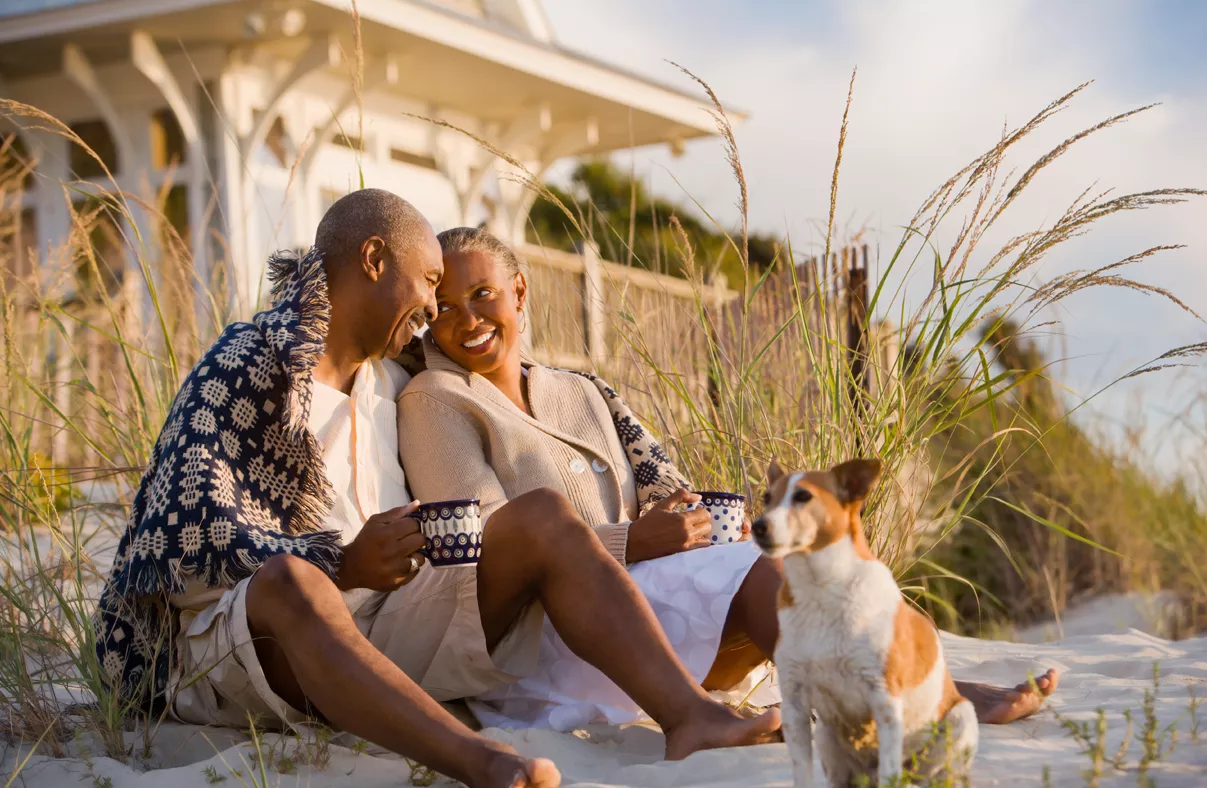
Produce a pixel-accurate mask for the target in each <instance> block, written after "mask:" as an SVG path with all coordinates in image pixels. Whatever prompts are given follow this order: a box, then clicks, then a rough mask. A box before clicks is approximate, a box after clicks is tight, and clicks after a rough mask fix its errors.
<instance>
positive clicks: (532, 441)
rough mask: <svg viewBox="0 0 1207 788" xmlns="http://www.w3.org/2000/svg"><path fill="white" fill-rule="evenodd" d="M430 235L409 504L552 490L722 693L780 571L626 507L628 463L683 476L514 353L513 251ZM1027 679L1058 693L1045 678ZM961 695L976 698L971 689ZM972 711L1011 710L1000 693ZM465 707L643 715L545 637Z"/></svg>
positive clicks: (492, 242) (680, 524)
mask: <svg viewBox="0 0 1207 788" xmlns="http://www.w3.org/2000/svg"><path fill="white" fill-rule="evenodd" d="M439 238H440V244H441V247H442V249H443V252H444V266H445V267H444V278H443V281H442V282H441V284H440V286H439V288H438V290H437V293H436V298H437V309H438V314H437V317H436V319H435V320H434V321H433V322H432V324H431V329H430V331H429V332H428V335H427V336H426V337H425V340H424V352H425V356H426V364H427V370H426V371H425V372H423V373H421V374H419V375H418V376H417V377H416V378H415V379H414V380H413V381H412V382H411V383H410V385H409V386H407V388H406V389H405V390H404V392H403V394H402V397H401V398H400V399H399V406H398V407H399V451H400V453H401V456H402V460H403V464H404V466H405V469H406V474H407V479H408V481H409V482H410V484H411V492H412V493H413V494H414V495H415V496H416V497H417V498H418V499H419V500H449V499H454V498H465V497H470V496H472V497H476V498H479V499H480V500H481V504H482V512H483V516H484V517H487V518H488V517H489V516H490V514H491V513H493V512H494V511H496V510H498V509H499V507H501V506H502V505H503V504H505V503H506V502H507V501H509V500H511V499H514V498H516V497H518V496H520V495H522V494H524V493H526V492H530V491H532V490H536V489H539V488H551V489H554V490H557V491H559V492H561V493H563V494H565V495H566V497H567V498H568V499H569V500H570V501H571V503H572V504H573V505H574V507H575V508H576V509H577V511H578V513H579V515H580V516H581V517H582V518H583V519H584V520H585V521H586V522H587V523H589V524H591V525H592V526H594V528H595V531H596V533H597V534H598V536H599V538H600V540H601V542H602V543H603V544H604V546H605V547H607V549H608V550H609V551H610V552H611V553H612V555H613V556H615V558H616V560H617V561H620V562H621V563H623V564H626V565H628V566H629V571H630V574H631V576H632V578H633V579H634V581H636V583H637V585H638V586H639V587H640V589H641V590H642V592H643V593H644V594H645V596H646V598H647V600H648V601H649V603H650V605H651V607H652V608H653V609H654V612H655V614H656V615H657V617H658V620H659V622H660V623H661V624H662V626H663V629H664V630H665V632H666V635H667V638H668V639H669V641H670V643H671V645H672V646H673V648H674V649H675V652H676V654H677V655H678V656H679V658H680V659H681V660H682V662H683V664H684V666H685V667H686V668H687V669H688V671H689V672H690V673H691V674H692V676H693V677H694V678H695V679H696V680H697V681H699V682H701V683H702V684H703V685H704V686H705V687H706V688H708V689H729V688H731V687H734V686H735V685H737V684H738V683H739V682H741V681H742V680H743V679H744V678H746V677H747V676H748V674H750V673H751V672H752V671H754V670H756V669H757V668H759V666H760V665H762V664H764V663H766V661H767V660H768V659H769V658H770V656H771V654H772V653H773V651H774V648H775V642H776V638H777V637H778V632H779V630H778V622H777V621H776V612H775V611H776V605H775V594H776V593H777V591H778V588H779V585H780V570H779V567H778V566H777V565H776V564H775V563H774V562H772V561H769V560H768V559H767V558H765V557H763V556H761V555H760V554H759V553H758V551H757V550H756V549H755V548H754V547H753V546H752V545H750V544H749V543H748V542H739V543H734V544H726V545H713V546H709V544H710V543H709V542H708V540H707V535H708V533H709V531H710V530H711V529H710V525H709V517H708V514H707V513H706V512H705V511H703V510H700V509H697V510H695V511H682V509H683V508H684V507H683V506H680V504H691V503H694V502H695V501H697V500H698V499H699V498H698V496H696V495H694V494H691V493H688V492H686V491H684V490H678V491H676V492H673V493H672V494H671V495H670V496H669V497H667V498H664V499H663V500H661V501H658V502H652V501H649V502H647V501H646V500H641V501H639V498H643V497H644V498H653V497H655V496H654V495H652V494H651V492H650V490H649V489H648V488H649V479H648V478H638V477H639V476H642V477H648V476H650V475H651V474H650V473H649V469H648V467H647V469H646V471H643V472H642V473H641V474H636V473H635V472H634V466H637V467H641V466H646V465H647V464H648V463H649V462H650V461H655V462H656V465H655V467H657V468H658V469H659V473H660V474H661V475H662V476H666V477H670V478H671V479H675V480H678V479H681V478H682V477H680V476H678V473H677V471H675V470H674V468H673V466H671V465H670V462H669V458H667V457H666V455H665V454H664V453H663V452H662V450H661V449H660V448H658V446H657V444H656V443H653V442H652V441H651V440H650V439H649V438H648V437H646V436H644V435H643V434H642V430H641V428H640V426H639V425H637V424H636V423H635V422H634V421H633V420H632V419H631V417H630V416H628V415H626V416H624V417H622V418H621V421H620V423H622V424H624V425H625V430H624V433H625V435H624V436H623V438H622V436H621V435H620V434H618V430H617V426H616V422H615V421H614V416H615V415H616V414H614V412H613V411H615V410H616V408H617V407H618V404H619V401H618V399H616V397H615V394H614V393H612V392H610V390H607V389H606V387H602V386H600V385H597V384H596V383H595V382H592V381H591V380H589V379H587V378H585V377H583V376H581V375H578V374H575V373H571V372H565V371H561V370H555V369H550V368H547V367H543V366H540V365H538V364H536V363H534V362H533V361H532V360H531V359H529V358H527V357H526V356H525V355H524V354H523V352H522V351H521V339H520V337H521V335H522V334H523V333H524V331H525V330H527V324H528V323H527V319H526V315H525V313H524V305H525V302H526V299H527V295H528V286H527V280H526V278H525V276H524V273H523V268H522V265H521V263H520V261H519V260H518V258H517V257H516V255H515V254H514V253H513V252H512V251H511V249H509V248H508V247H507V246H506V245H505V244H503V243H502V242H500V241H499V240H498V239H497V238H495V237H494V236H492V235H490V234H489V233H487V232H485V231H483V230H477V229H471V228H467V227H462V228H457V229H454V230H449V231H446V232H444V233H441V234H440V236H439ZM610 406H611V407H610ZM619 407H621V408H623V406H622V405H619ZM638 436H640V438H639V439H640V440H641V441H645V442H647V443H648V445H647V443H642V444H641V446H642V448H641V449H638V451H643V454H642V457H649V458H650V460H644V459H643V460H642V461H640V462H633V461H632V460H633V455H634V453H633V451H632V450H633V449H634V448H635V447H634V446H633V445H632V444H633V441H634V439H637V438H638ZM676 486H677V484H672V485H670V486H669V487H668V488H664V491H669V489H673V488H674V487H676ZM642 503H645V504H646V505H645V506H644V507H643V506H641V504H642ZM487 528H489V522H488V523H487ZM699 548H705V549H699ZM607 603H608V601H607V600H606V599H601V600H599V604H601V605H606V604H607ZM1040 681H1041V687H1043V688H1046V687H1047V685H1048V684H1049V683H1050V684H1051V686H1052V687H1054V686H1055V681H1054V676H1053V677H1052V678H1051V681H1049V677H1047V676H1045V677H1043V678H1041V679H1040ZM961 689H964V690H972V692H971V693H966V694H969V697H970V698H971V699H972V700H973V701H974V703H975V702H977V700H978V695H977V693H976V690H977V688H976V687H968V686H967V685H965V686H962V687H961ZM1016 695H1017V693H1016ZM1019 697H1021V696H1018V697H1015V698H1013V700H1018V698H1019ZM982 699H983V700H985V701H986V702H988V701H998V702H1010V701H1011V700H1012V699H1011V698H1010V697H1008V693H1007V694H999V695H992V694H990V695H988V696H983V697H982ZM478 701H479V704H478V706H477V707H476V709H475V710H476V711H478V712H479V716H480V717H483V718H484V719H483V721H484V722H486V723H488V724H496V725H497V724H504V725H506V724H511V725H516V724H520V725H538V726H551V727H555V728H558V729H560V730H569V729H573V728H576V727H581V726H582V725H585V724H588V723H591V722H604V721H606V722H610V723H612V724H618V723H621V722H626V721H630V720H632V719H634V718H635V717H636V716H637V715H638V714H639V713H640V712H639V709H638V708H637V707H636V705H635V704H634V703H633V702H632V701H631V700H629V699H628V698H627V697H626V696H625V695H624V694H623V693H622V692H621V691H620V690H619V689H618V688H617V687H616V686H615V685H614V684H612V683H611V682H610V681H608V680H607V679H606V678H605V677H604V676H603V674H601V673H599V672H598V671H597V670H595V669H594V668H592V667H590V666H589V665H587V664H586V663H585V662H583V661H581V660H580V659H578V658H577V657H576V656H575V655H574V654H573V653H572V652H571V651H570V649H569V648H568V647H567V646H566V645H565V643H564V642H562V641H561V639H560V638H559V637H558V636H557V635H556V633H554V632H553V630H552V628H550V627H549V626H546V627H545V632H544V636H543V641H542V645H541V654H540V659H539V667H538V670H537V671H536V672H535V673H533V674H532V675H529V676H527V677H525V678H523V679H522V680H521V681H519V682H517V683H516V684H514V685H512V686H511V687H510V688H507V689H505V690H500V691H497V692H493V693H491V694H490V695H487V696H484V697H482V698H479V699H478ZM982 705H984V703H982ZM982 710H984V709H982Z"/></svg>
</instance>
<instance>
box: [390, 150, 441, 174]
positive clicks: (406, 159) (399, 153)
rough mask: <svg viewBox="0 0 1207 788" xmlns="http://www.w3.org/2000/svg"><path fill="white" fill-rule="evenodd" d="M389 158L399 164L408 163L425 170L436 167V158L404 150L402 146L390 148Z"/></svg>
mask: <svg viewBox="0 0 1207 788" xmlns="http://www.w3.org/2000/svg"><path fill="white" fill-rule="evenodd" d="M390 159H391V160H392V161H396V162H398V163H400V164H410V165H412V166H414V167H423V168H424V169H427V170H434V169H437V167H436V160H435V159H434V158H432V157H431V156H420V155H418V154H415V153H411V152H410V151H405V150H403V149H402V148H390Z"/></svg>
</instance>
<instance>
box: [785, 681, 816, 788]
mask: <svg viewBox="0 0 1207 788" xmlns="http://www.w3.org/2000/svg"><path fill="white" fill-rule="evenodd" d="M776 665H777V666H779V671H780V689H781V695H782V696H783V699H784V703H783V707H782V712H783V715H784V742H785V743H786V744H787V745H788V755H789V756H790V757H791V758H792V777H793V784H794V785H795V786H796V788H812V786H813V719H812V717H813V702H812V698H811V696H810V692H809V684H808V682H807V681H805V675H804V674H805V671H804V668H802V667H800V666H799V665H794V664H793V663H792V662H791V661H789V660H780V659H777V660H776Z"/></svg>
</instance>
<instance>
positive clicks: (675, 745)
mask: <svg viewBox="0 0 1207 788" xmlns="http://www.w3.org/2000/svg"><path fill="white" fill-rule="evenodd" d="M709 706H711V709H709V710H708V711H707V712H705V713H703V714H694V715H692V716H690V717H688V718H687V720H686V721H685V722H684V723H683V724H681V725H679V726H677V727H675V728H668V729H666V730H665V731H664V733H665V734H666V759H667V760H668V761H681V760H683V759H684V758H686V757H687V756H689V755H691V754H692V753H693V752H699V751H700V750H716V749H720V748H722V747H745V746H748V745H751V744H763V743H766V742H769V741H771V740H772V737H773V735H774V734H775V732H776V731H778V730H779V729H780V727H781V723H780V711H779V709H772V710H770V711H767V712H764V713H763V714H760V715H759V716H757V717H752V718H749V719H747V718H744V717H742V715H740V714H738V713H737V712H735V711H734V710H733V709H730V708H729V707H728V706H723V705H721V704H720V703H710V704H709Z"/></svg>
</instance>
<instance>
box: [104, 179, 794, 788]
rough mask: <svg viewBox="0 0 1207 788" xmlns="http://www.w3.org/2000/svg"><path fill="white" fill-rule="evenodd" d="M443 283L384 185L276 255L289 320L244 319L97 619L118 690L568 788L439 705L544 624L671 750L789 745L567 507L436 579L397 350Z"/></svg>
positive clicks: (142, 501)
mask: <svg viewBox="0 0 1207 788" xmlns="http://www.w3.org/2000/svg"><path fill="white" fill-rule="evenodd" d="M441 273H442V262H441V253H440V245H439V243H438V242H437V240H436V236H435V234H434V233H433V232H432V229H431V227H429V226H428V223H427V222H426V221H425V220H424V218H423V217H422V216H421V215H420V214H419V212H418V211H416V210H415V209H414V208H413V207H412V206H411V205H410V204H409V203H407V202H405V201H404V200H402V199H400V198H399V197H397V196H395V195H392V194H390V193H388V192H384V191H380V190H376V189H365V190H362V191H358V192H354V193H353V194H350V195H348V196H346V197H344V198H342V199H341V200H339V201H337V202H336V203H335V204H334V205H333V206H332V207H331V209H330V210H329V211H328V212H327V214H326V215H325V216H324V217H323V220H322V221H321V222H320V224H319V227H318V232H317V235H316V238H315V247H314V249H313V250H311V252H310V253H309V254H308V255H307V256H305V257H303V258H300V259H299V258H296V257H289V256H287V257H278V258H274V259H273V260H272V261H271V271H270V274H271V276H272V278H273V281H274V288H273V306H272V308H270V309H268V310H266V311H265V312H261V313H259V314H258V315H256V317H255V318H254V319H253V321H252V322H251V323H237V324H234V325H232V326H230V327H228V328H227V330H226V331H225V332H224V333H223V335H222V336H221V337H220V338H219V339H218V341H217V342H216V343H215V344H214V346H213V347H212V348H211V349H210V350H209V351H208V352H207V353H206V355H205V356H204V357H203V358H202V360H201V361H200V362H199V363H198V364H197V366H196V367H195V368H194V369H193V371H192V372H191V373H190V375H189V376H188V378H187V379H186V380H185V382H184V384H183V385H182V387H181V391H180V393H179V394H178V395H177V398H176V401H175V403H174V404H173V407H172V410H171V412H170V413H169V415H168V418H167V421H166V423H165V425H164V428H163V431H162V433H161V435H160V437H159V440H158V441H157V443H156V446H155V449H154V452H153V454H152V457H151V462H150V464H149V466H148V469H147V472H146V475H145V477H144V479H143V483H142V486H141V487H140V489H139V492H138V495H137V496H136V498H135V505H134V511H133V513H132V516H131V519H130V525H129V528H128V530H127V532H126V534H125V536H124V537H123V539H122V542H121V545H120V546H119V551H118V556H117V559H116V560H115V564H114V569H113V573H112V575H111V577H110V578H109V582H108V584H107V585H106V588H105V591H104V593H103V595H102V599H101V604H100V609H99V611H98V616H97V630H98V631H97V643H98V646H97V648H98V657H99V659H100V662H101V666H102V668H103V670H104V672H105V674H106V675H107V676H108V678H109V680H110V681H111V682H112V683H113V684H114V685H115V687H117V688H118V689H119V690H120V693H121V696H122V697H124V698H126V699H128V700H129V701H130V702H131V703H134V704H148V703H149V704H161V705H163V704H166V705H167V707H168V709H169V710H170V711H171V713H173V714H174V715H176V716H177V717H178V718H180V719H182V720H184V721H187V722H193V723H198V724H217V725H240V724H244V723H245V722H246V719H247V715H248V714H252V715H256V716H258V717H260V718H261V719H262V720H266V721H268V722H275V723H278V724H280V723H292V722H296V721H300V720H302V719H304V718H305V716H306V714H311V715H318V716H321V717H322V718H325V719H326V720H327V721H329V722H330V723H331V724H332V725H334V726H336V727H338V728H341V729H343V730H346V731H349V732H351V733H353V734H356V735H358V736H361V737H363V738H365V739H368V740H370V741H372V742H375V743H377V744H379V745H381V746H383V747H386V748H388V749H390V750H393V751H394V752H397V753H400V754H402V755H406V756H408V757H411V758H414V759H416V760H418V761H420V762H421V763H424V764H426V765H428V766H431V767H432V768H434V769H436V770H437V771H440V772H442V773H444V774H447V775H449V776H452V777H455V778H457V779H459V780H461V781H463V782H465V783H467V784H468V785H470V786H516V785H521V786H522V785H532V786H553V785H557V784H558V782H559V779H560V778H559V776H558V773H557V770H556V768H555V767H554V766H553V764H551V763H550V762H548V761H545V760H542V759H534V760H525V759H523V758H520V757H519V756H518V755H516V754H515V753H513V752H512V751H510V750H509V749H507V748H505V747H503V746H501V745H499V744H497V743H494V742H491V741H489V740H487V739H485V738H482V737H480V736H478V735H477V734H475V733H473V732H472V731H470V730H469V729H468V728H467V727H465V726H464V725H462V724H461V723H460V722H458V721H457V720H456V719H454V718H453V717H452V716H451V715H450V714H449V713H448V712H447V711H445V709H444V708H443V707H442V706H440V704H439V703H437V702H436V701H437V700H445V699H452V698H459V697H467V696H472V695H475V694H479V693H481V692H484V691H486V690H488V689H490V688H493V687H495V686H498V685H500V684H504V683H508V682H511V681H514V680H515V678H516V677H517V676H520V675H523V674H524V673H525V672H526V671H528V670H530V669H531V666H532V665H533V663H534V660H535V658H536V655H537V650H538V646H539V638H540V630H541V622H542V619H543V615H548V617H549V619H550V621H551V622H552V623H553V625H554V626H555V627H556V629H557V630H558V632H559V633H560V634H561V635H562V637H563V638H564V639H565V640H566V642H567V643H568V644H569V645H570V646H571V647H572V648H573V649H574V650H575V652H576V653H578V654H579V655H580V656H582V657H583V658H584V659H586V660H587V661H588V662H590V663H591V664H593V665H595V666H597V667H598V668H599V669H600V670H602V671H603V672H604V673H606V674H607V675H608V676H609V677H610V678H611V679H612V680H613V681H615V682H616V683H617V684H618V685H619V686H620V687H621V688H622V689H624V690H625V691H626V692H627V693H628V694H629V695H630V696H632V697H633V698H634V699H635V700H636V701H637V702H638V703H639V704H640V705H641V706H642V708H644V709H645V710H646V711H647V712H648V713H649V714H650V715H651V716H652V717H653V718H654V719H655V720H656V721H657V722H658V723H659V724H660V725H661V726H662V728H663V730H664V731H665V733H666V754H667V757H668V758H683V757H686V756H687V755H689V754H690V753H692V752H694V751H696V750H700V749H705V748H710V747H721V746H733V745H740V744H746V743H750V742H752V741H755V740H757V739H759V738H761V737H763V736H764V735H765V734H767V733H770V732H772V731H774V730H776V729H777V728H778V727H779V716H778V713H775V712H773V713H770V714H767V715H764V716H762V717H760V718H757V719H753V720H747V719H743V718H741V717H740V716H738V715H737V714H735V713H734V712H732V711H731V710H729V709H728V708H726V707H725V706H723V705H720V704H717V703H714V702H713V701H711V700H710V699H709V698H708V696H707V695H706V694H705V693H704V691H703V690H702V689H701V688H700V687H699V686H697V685H696V684H694V683H693V682H692V680H691V678H690V676H689V675H688V674H687V672H686V671H685V670H684V669H683V667H682V666H681V665H680V664H679V663H678V662H677V661H676V659H675V657H674V655H673V652H672V651H671V649H670V646H669V644H668V643H667V640H666V638H665V636H664V635H663V633H662V631H661V629H660V628H659V627H658V624H657V621H656V619H655V618H654V616H653V613H652V612H651V610H650V608H649V606H648V605H647V604H646V603H645V601H644V600H643V599H642V597H641V595H640V593H639V592H638V590H637V588H636V587H635V586H634V585H633V583H632V581H631V580H630V579H629V577H628V575H627V574H626V572H625V571H624V568H623V567H622V566H620V565H619V564H618V563H617V562H616V561H615V560H614V559H612V558H611V557H610V555H609V554H608V552H607V551H606V550H605V549H604V547H603V545H602V544H601V543H600V542H599V540H598V538H597V537H596V536H595V535H594V533H593V531H592V530H591V529H590V528H589V527H588V526H587V524H586V523H584V522H583V521H582V520H581V519H580V518H579V517H578V516H577V515H576V514H575V513H574V511H573V509H572V508H571V507H570V505H569V504H568V502H566V501H565V500H564V499H562V498H561V497H560V496H558V495H556V494H554V493H551V492H547V491H541V492H537V493H533V494H529V495H527V496H524V497H522V498H519V499H516V500H515V501H512V502H511V503H510V504H508V505H507V506H506V507H504V508H503V509H501V510H500V511H498V512H497V513H495V514H494V515H493V516H492V517H491V518H490V520H489V523H488V524H487V527H486V530H485V534H484V539H485V542H484V545H483V558H482V559H481V562H480V563H479V565H478V566H477V568H476V570H475V569H474V568H446V569H438V570H437V569H432V568H430V567H424V566H423V563H422V559H421V558H420V557H418V555H417V553H416V551H417V550H418V548H419V547H421V545H422V544H423V539H422V536H421V535H420V533H419V530H418V527H417V524H416V522H415V520H414V519H412V518H411V517H410V515H411V514H412V513H413V512H414V509H415V506H416V504H415V503H414V502H412V501H410V497H409V495H408V494H407V491H406V486H405V480H404V477H403V471H402V468H401V467H400V466H399V460H398V451H397V422H396V415H395V414H396V409H395V400H396V399H397V397H398V396H399V395H400V393H401V390H402V387H403V386H404V385H405V383H406V381H407V375H406V373H405V372H404V371H403V370H402V369H401V368H400V367H399V366H397V365H396V364H394V363H393V362H392V361H388V360H387V359H390V358H393V357H395V356H397V355H398V353H399V352H400V351H401V350H402V349H403V347H404V346H405V345H406V344H407V343H408V341H409V340H410V339H411V337H412V335H413V333H414V331H415V330H416V329H417V328H418V327H419V326H421V325H422V324H423V322H424V321H425V320H427V319H431V318H432V317H433V316H434V312H435V299H434V293H435V288H436V285H437V284H438V283H439V282H440V277H441ZM605 600H607V603H606V604H605V603H604V601H605Z"/></svg>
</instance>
